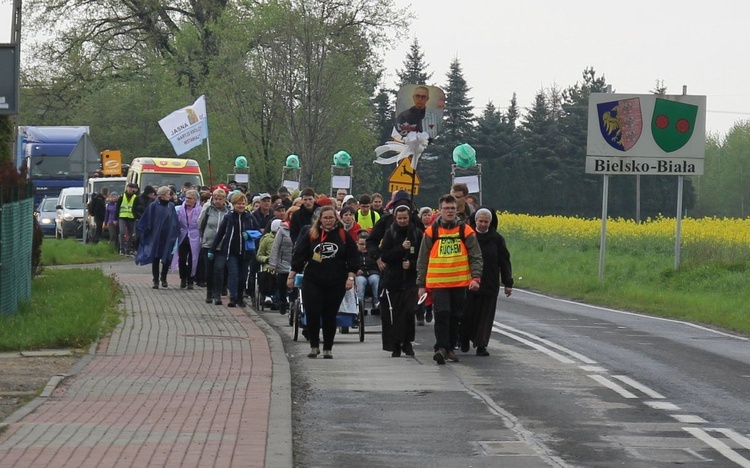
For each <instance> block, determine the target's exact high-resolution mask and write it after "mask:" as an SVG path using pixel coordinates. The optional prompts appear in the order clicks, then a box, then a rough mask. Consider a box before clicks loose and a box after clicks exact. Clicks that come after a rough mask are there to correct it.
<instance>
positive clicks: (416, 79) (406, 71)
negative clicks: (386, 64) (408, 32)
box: [396, 37, 432, 88]
mask: <svg viewBox="0 0 750 468" xmlns="http://www.w3.org/2000/svg"><path fill="white" fill-rule="evenodd" d="M429 66H430V64H429V63H426V62H425V58H424V52H422V48H421V47H420V46H419V39H417V38H416V37H415V38H414V41H413V42H412V43H411V45H410V46H409V53H407V54H406V57H405V58H404V68H403V70H398V71H396V75H397V76H398V79H399V88H400V87H402V86H405V85H408V84H427V83H428V81H429V80H430V78H432V73H428V72H427V68H428V67H429Z"/></svg>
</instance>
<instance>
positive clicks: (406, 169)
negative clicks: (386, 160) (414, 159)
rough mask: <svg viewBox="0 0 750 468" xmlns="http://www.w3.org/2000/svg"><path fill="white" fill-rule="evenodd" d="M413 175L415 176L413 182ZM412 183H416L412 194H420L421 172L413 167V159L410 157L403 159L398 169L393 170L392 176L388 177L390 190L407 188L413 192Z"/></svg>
mask: <svg viewBox="0 0 750 468" xmlns="http://www.w3.org/2000/svg"><path fill="white" fill-rule="evenodd" d="M412 176H414V179H413V182H412ZM412 183H413V184H414V193H412V195H418V194H419V185H420V184H421V183H422V181H421V180H419V174H417V171H416V170H414V169H412V168H411V160H410V159H409V158H404V159H402V160H401V161H400V162H399V163H398V166H396V169H394V170H393V172H392V173H391V176H390V177H388V191H389V192H391V193H393V192H395V191H396V190H406V191H407V192H411V188H412Z"/></svg>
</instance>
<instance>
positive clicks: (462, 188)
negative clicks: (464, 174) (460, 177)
mask: <svg viewBox="0 0 750 468" xmlns="http://www.w3.org/2000/svg"><path fill="white" fill-rule="evenodd" d="M451 190H453V191H454V192H461V193H463V194H464V196H466V195H468V194H469V186H468V185H466V184H464V183H463V182H461V183H459V184H453V187H451Z"/></svg>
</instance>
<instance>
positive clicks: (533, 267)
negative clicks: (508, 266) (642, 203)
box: [506, 236, 750, 334]
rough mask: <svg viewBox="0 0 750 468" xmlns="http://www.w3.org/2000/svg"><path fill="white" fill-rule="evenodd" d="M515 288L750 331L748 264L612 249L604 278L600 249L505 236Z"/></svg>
mask: <svg viewBox="0 0 750 468" xmlns="http://www.w3.org/2000/svg"><path fill="white" fill-rule="evenodd" d="M506 239H507V242H508V248H509V249H510V252H511V258H512V262H513V276H514V278H515V282H516V287H520V288H524V289H529V290H533V291H538V292H544V293H546V294H552V295H556V296H563V297H568V298H571V299H573V300H575V301H580V302H585V303H588V304H596V305H601V306H607V307H613V308H617V309H623V310H631V311H637V312H642V313H646V314H650V315H657V316H661V317H668V318H675V319H680V320H686V321H690V322H696V323H702V324H706V325H713V326H716V327H721V328H724V329H727V330H732V331H735V332H740V333H743V334H750V307H748V306H747V304H750V271H748V270H749V269H748V268H746V266H747V265H745V264H724V263H719V262H716V263H700V262H693V263H689V262H684V263H683V264H682V265H681V266H680V268H679V269H677V270H675V269H674V257H673V256H670V255H666V254H656V253H653V252H649V253H646V254H643V255H634V254H633V253H632V252H628V253H623V252H618V251H617V250H616V249H610V250H608V251H607V253H606V257H605V261H604V278H603V279H599V250H598V249H572V248H569V247H565V246H557V245H553V244H549V243H547V244H541V243H539V242H535V241H530V240H525V239H523V238H512V237H508V236H506Z"/></svg>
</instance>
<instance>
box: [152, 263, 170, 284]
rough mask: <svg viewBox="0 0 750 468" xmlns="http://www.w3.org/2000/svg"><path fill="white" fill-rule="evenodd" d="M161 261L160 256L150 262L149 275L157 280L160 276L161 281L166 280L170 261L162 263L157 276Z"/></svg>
mask: <svg viewBox="0 0 750 468" xmlns="http://www.w3.org/2000/svg"><path fill="white" fill-rule="evenodd" d="M160 263H161V259H160V258H155V259H154V261H153V262H152V263H151V275H152V276H153V277H154V281H159V279H160V278H161V280H162V281H166V280H167V273H169V264H170V263H172V262H171V261H170V262H168V263H163V264H162V265H163V266H162V269H161V277H160V276H159V264H160Z"/></svg>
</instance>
